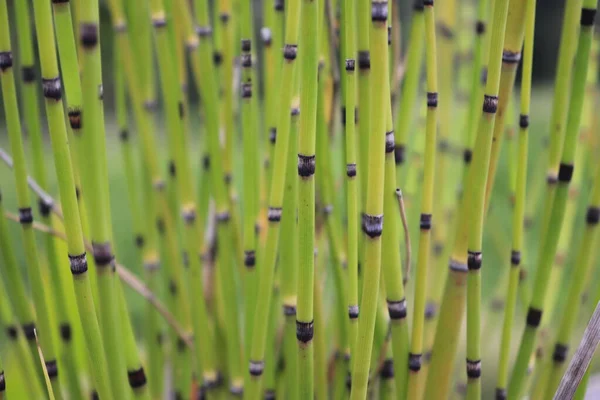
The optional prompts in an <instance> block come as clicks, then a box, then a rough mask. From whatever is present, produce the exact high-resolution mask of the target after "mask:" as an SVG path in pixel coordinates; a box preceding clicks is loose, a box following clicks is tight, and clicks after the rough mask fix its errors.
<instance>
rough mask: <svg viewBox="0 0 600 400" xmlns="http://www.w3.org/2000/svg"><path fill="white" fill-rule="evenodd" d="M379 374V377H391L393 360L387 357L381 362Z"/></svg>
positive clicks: (392, 375)
mask: <svg viewBox="0 0 600 400" xmlns="http://www.w3.org/2000/svg"><path fill="white" fill-rule="evenodd" d="M379 376H381V379H392V378H393V377H394V360H392V359H391V358H388V359H386V360H385V361H384V362H383V365H382V366H381V372H380V373H379Z"/></svg>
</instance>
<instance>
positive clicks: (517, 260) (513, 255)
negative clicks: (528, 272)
mask: <svg viewBox="0 0 600 400" xmlns="http://www.w3.org/2000/svg"><path fill="white" fill-rule="evenodd" d="M510 263H511V265H512V266H513V267H517V266H519V265H520V264H521V252H520V251H519V250H512V251H511V252H510Z"/></svg>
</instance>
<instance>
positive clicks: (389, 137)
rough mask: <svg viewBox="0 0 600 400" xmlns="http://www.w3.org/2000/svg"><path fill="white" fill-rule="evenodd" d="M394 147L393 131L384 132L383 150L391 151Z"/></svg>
mask: <svg viewBox="0 0 600 400" xmlns="http://www.w3.org/2000/svg"><path fill="white" fill-rule="evenodd" d="M395 148H396V144H395V139H394V131H389V132H386V133H385V152H386V153H387V154H389V153H393V152H394V150H395Z"/></svg>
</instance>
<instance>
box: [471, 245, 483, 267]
mask: <svg viewBox="0 0 600 400" xmlns="http://www.w3.org/2000/svg"><path fill="white" fill-rule="evenodd" d="M482 258H483V257H482V254H481V252H480V251H471V250H469V253H468V257H467V267H468V268H469V271H478V270H480V269H481V262H482Z"/></svg>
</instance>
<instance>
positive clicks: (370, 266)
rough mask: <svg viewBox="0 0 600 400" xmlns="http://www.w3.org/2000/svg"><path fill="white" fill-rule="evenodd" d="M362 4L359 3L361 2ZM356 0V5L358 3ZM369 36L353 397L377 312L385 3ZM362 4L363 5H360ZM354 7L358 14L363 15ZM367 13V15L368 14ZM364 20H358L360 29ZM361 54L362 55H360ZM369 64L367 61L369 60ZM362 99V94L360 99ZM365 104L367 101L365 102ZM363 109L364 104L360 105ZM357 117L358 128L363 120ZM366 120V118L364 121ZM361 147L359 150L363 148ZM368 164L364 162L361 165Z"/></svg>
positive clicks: (359, 394) (362, 380) (378, 6)
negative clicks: (371, 58) (361, 256)
mask: <svg viewBox="0 0 600 400" xmlns="http://www.w3.org/2000/svg"><path fill="white" fill-rule="evenodd" d="M361 3H362V2H361ZM361 3H359V5H361ZM371 6H372V8H371V21H372V23H371V29H370V32H369V35H370V37H371V43H370V45H371V46H370V49H371V51H372V53H373V55H374V61H375V62H374V63H373V71H372V74H373V75H372V80H371V82H370V84H372V86H371V87H372V88H373V93H372V97H370V98H367V100H368V101H369V103H368V104H370V105H371V108H370V110H375V111H376V112H377V113H379V114H375V115H373V117H374V118H373V119H372V126H371V128H372V129H370V131H369V132H370V134H369V142H370V143H369V144H368V149H369V150H368V153H369V156H368V160H369V161H368V167H367V168H365V171H366V175H367V177H368V178H367V184H366V185H365V188H366V190H367V191H366V193H365V197H366V202H365V208H364V210H365V214H363V221H362V228H363V232H364V234H365V236H364V245H365V246H364V247H365V249H364V251H365V253H364V264H363V265H364V273H363V274H364V278H363V290H362V300H361V305H360V308H361V310H362V313H361V317H360V318H359V323H358V334H357V339H356V340H357V343H361V344H362V347H360V348H357V352H356V356H355V357H354V359H353V360H352V362H353V367H352V390H351V395H350V397H351V398H352V399H362V398H365V396H366V393H367V383H368V378H369V365H370V361H371V353H372V342H373V334H374V328H375V316H376V313H377V297H378V292H379V277H380V269H381V241H382V240H381V233H382V230H383V211H384V209H383V197H384V196H383V190H384V172H385V146H384V143H385V127H386V116H387V110H386V106H385V105H386V102H387V101H389V97H388V96H387V94H386V93H385V82H386V81H387V80H388V77H387V74H386V71H387V64H388V54H387V53H388V51H387V13H388V8H387V2H381V1H373V2H372V4H371ZM361 7H363V6H362V5H361ZM360 10H364V8H361V9H357V11H358V15H364V14H363V13H362V12H361V11H360ZM367 15H368V14H367ZM361 25H362V26H363V27H364V22H363V21H359V32H360V27H361ZM363 45H364V43H360V36H359V56H358V60H359V62H358V63H359V69H360V67H361V65H362V66H363V67H364V61H365V59H364V55H365V54H368V53H364V50H361V49H365V48H369V47H366V46H363ZM361 55H362V57H361ZM369 64H370V63H369ZM362 73H363V76H361V79H363V81H364V80H365V79H364V78H368V74H367V72H366V70H365V69H364V68H363V69H362ZM364 99H365V98H364V97H362V94H361V101H362V100H364ZM365 105H366V104H365ZM360 108H361V109H362V108H363V104H362V103H361V104H360ZM359 118H360V124H361V125H359V127H361V126H362V124H363V121H365V120H363V119H362V118H361V117H359ZM368 121H369V120H368V119H367V120H366V122H368ZM365 149H366V147H365V146H361V151H362V150H365ZM364 165H367V164H364Z"/></svg>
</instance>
